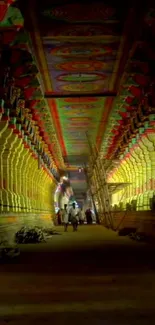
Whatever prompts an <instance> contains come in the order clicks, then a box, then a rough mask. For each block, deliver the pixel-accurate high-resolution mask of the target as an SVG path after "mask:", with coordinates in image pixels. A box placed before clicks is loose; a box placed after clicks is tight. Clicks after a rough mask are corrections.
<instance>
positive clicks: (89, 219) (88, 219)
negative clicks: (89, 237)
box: [85, 209, 93, 225]
mask: <svg viewBox="0 0 155 325" xmlns="http://www.w3.org/2000/svg"><path fill="white" fill-rule="evenodd" d="M85 214H86V219H87V225H91V224H92V221H93V220H92V213H91V210H90V209H87V210H86V213H85Z"/></svg>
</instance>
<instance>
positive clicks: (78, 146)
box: [56, 97, 105, 155]
mask: <svg viewBox="0 0 155 325" xmlns="http://www.w3.org/2000/svg"><path fill="white" fill-rule="evenodd" d="M56 103H57V109H58V114H59V120H60V124H61V129H62V134H63V138H64V142H65V146H66V151H67V154H68V155H78V154H79V155H81V154H87V153H88V151H89V146H88V140H87V136H86V133H87V131H88V130H89V133H90V140H91V142H92V143H96V137H97V133H98V130H99V126H100V122H101V119H102V116H103V112H104V103H105V98H96V99H94V98H92V99H91V98H90V97H88V98H86V99H83V101H82V102H81V100H80V101H79V102H78V100H75V101H74V99H73V102H67V100H66V99H61V100H60V99H57V100H56Z"/></svg>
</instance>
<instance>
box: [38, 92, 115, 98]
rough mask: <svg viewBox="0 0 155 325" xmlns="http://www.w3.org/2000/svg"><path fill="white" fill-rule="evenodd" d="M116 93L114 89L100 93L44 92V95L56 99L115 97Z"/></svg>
mask: <svg viewBox="0 0 155 325" xmlns="http://www.w3.org/2000/svg"><path fill="white" fill-rule="evenodd" d="M116 96H117V93H116V92H115V91H105V92H102V93H90V94H86V93H84V94H81V93H78V94H77V93H74V94H71V93H69V94H61V93H57V94H54V93H51V94H50V93H45V95H44V97H45V98H47V99H51V98H53V99H56V98H87V97H97V98H99V97H116Z"/></svg>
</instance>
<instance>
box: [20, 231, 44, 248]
mask: <svg viewBox="0 0 155 325" xmlns="http://www.w3.org/2000/svg"><path fill="white" fill-rule="evenodd" d="M45 241H46V240H45V236H44V232H43V230H42V229H41V228H38V227H34V228H30V227H22V228H21V229H20V230H19V231H17V232H16V234H15V242H16V243H17V244H35V243H41V242H45Z"/></svg>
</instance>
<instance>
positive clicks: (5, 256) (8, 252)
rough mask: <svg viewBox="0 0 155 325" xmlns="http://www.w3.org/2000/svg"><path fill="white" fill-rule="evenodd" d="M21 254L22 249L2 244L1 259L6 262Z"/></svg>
mask: <svg viewBox="0 0 155 325" xmlns="http://www.w3.org/2000/svg"><path fill="white" fill-rule="evenodd" d="M19 255H20V249H19V248H18V247H13V246H12V247H11V246H8V247H7V246H0V261H1V262H4V261H7V260H10V259H14V258H16V257H18V256H19Z"/></svg>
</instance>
